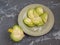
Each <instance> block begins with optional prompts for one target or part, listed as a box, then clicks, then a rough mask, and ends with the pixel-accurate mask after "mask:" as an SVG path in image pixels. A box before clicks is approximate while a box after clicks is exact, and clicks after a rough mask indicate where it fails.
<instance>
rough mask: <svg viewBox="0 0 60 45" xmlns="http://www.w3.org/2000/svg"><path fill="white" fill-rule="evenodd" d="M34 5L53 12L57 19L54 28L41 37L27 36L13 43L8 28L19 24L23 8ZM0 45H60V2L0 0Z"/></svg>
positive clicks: (49, 0) (55, 0)
mask: <svg viewBox="0 0 60 45" xmlns="http://www.w3.org/2000/svg"><path fill="white" fill-rule="evenodd" d="M34 3H38V4H43V5H46V6H47V7H49V8H50V9H51V10H52V12H53V13H54V17H55V24H54V27H53V28H52V30H51V31H50V32H49V33H48V34H46V35H44V36H41V37H31V36H28V35H26V36H25V37H24V39H23V40H22V41H21V42H18V43H15V42H13V41H11V39H10V38H9V33H8V32H7V30H8V28H9V27H12V26H13V25H14V24H17V17H18V14H19V12H20V11H21V9H22V8H24V7H25V6H27V5H29V4H34ZM0 45H60V0H0Z"/></svg>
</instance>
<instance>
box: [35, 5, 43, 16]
mask: <svg viewBox="0 0 60 45" xmlns="http://www.w3.org/2000/svg"><path fill="white" fill-rule="evenodd" d="M35 10H36V12H37V13H38V14H39V16H40V15H41V14H43V12H44V11H43V8H42V7H41V6H39V7H36V8H35Z"/></svg>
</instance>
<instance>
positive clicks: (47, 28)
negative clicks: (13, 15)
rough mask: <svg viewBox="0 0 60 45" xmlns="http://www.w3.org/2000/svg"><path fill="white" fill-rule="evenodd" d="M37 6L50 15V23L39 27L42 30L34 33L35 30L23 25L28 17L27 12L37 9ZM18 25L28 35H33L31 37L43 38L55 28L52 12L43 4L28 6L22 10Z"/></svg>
mask: <svg viewBox="0 0 60 45" xmlns="http://www.w3.org/2000/svg"><path fill="white" fill-rule="evenodd" d="M37 6H41V7H42V8H43V9H44V11H46V12H47V13H48V21H47V23H46V24H45V25H44V26H42V27H41V26H40V27H39V28H41V29H40V30H38V31H32V29H33V28H30V27H28V26H26V25H25V24H24V23H23V19H24V17H27V16H26V15H27V10H28V9H29V8H35V7H37ZM18 24H19V26H20V27H21V28H22V29H23V31H24V32H25V33H26V34H28V35H31V36H41V35H44V34H46V33H48V32H49V31H50V30H51V28H52V27H53V25H54V16H53V13H52V11H51V10H50V9H49V8H48V7H46V6H44V5H42V4H31V5H28V6H26V7H24V8H23V9H22V11H21V12H20V13H19V15H18Z"/></svg>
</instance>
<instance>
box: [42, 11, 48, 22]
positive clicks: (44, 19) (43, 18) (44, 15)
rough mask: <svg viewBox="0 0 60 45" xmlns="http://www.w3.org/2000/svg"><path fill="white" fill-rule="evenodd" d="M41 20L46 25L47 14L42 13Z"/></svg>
mask: <svg viewBox="0 0 60 45" xmlns="http://www.w3.org/2000/svg"><path fill="white" fill-rule="evenodd" d="M41 18H42V20H43V22H44V23H46V22H47V20H48V13H46V12H45V13H43V14H42V15H41Z"/></svg>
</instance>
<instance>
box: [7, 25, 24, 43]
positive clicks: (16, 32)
mask: <svg viewBox="0 0 60 45" xmlns="http://www.w3.org/2000/svg"><path fill="white" fill-rule="evenodd" d="M8 32H10V33H11V34H10V38H11V39H12V40H13V41H15V42H18V41H20V40H22V39H23V37H24V33H23V30H22V29H21V28H20V27H19V26H18V25H14V26H13V28H9V29H8Z"/></svg>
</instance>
